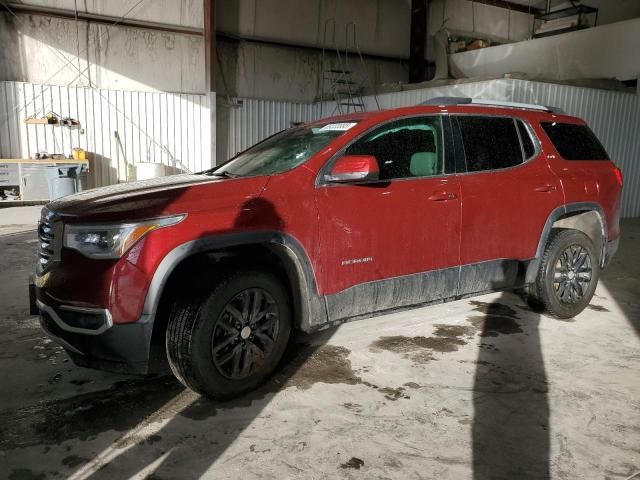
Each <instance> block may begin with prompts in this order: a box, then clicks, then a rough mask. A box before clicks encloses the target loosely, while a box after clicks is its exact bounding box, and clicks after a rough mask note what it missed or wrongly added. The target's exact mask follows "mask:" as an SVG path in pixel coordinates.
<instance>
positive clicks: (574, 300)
mask: <svg viewBox="0 0 640 480" xmlns="http://www.w3.org/2000/svg"><path fill="white" fill-rule="evenodd" d="M599 276H600V267H599V263H598V255H597V252H596V249H595V247H594V245H593V242H592V241H591V239H590V238H589V237H587V236H586V235H585V234H584V233H582V232H580V231H578V230H555V231H553V232H552V235H551V238H550V240H549V243H548V244H547V247H546V248H545V251H544V255H543V257H542V260H541V262H540V267H539V270H538V274H537V277H536V281H535V284H533V285H532V286H531V287H530V297H531V298H530V303H532V304H533V306H538V307H542V308H543V309H544V310H545V311H546V312H547V313H549V314H551V315H553V316H555V317H558V318H571V317H574V316H575V315H578V314H579V313H580V312H582V311H583V310H584V309H585V308H586V306H587V305H589V302H590V301H591V299H592V298H593V294H594V292H595V289H596V286H597V284H598V278H599Z"/></svg>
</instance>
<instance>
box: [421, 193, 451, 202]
mask: <svg viewBox="0 0 640 480" xmlns="http://www.w3.org/2000/svg"><path fill="white" fill-rule="evenodd" d="M456 198H458V196H457V195H456V194H455V193H453V192H439V193H434V194H433V195H430V196H429V197H428V199H429V200H431V201H432V202H448V201H449V200H455V199H456Z"/></svg>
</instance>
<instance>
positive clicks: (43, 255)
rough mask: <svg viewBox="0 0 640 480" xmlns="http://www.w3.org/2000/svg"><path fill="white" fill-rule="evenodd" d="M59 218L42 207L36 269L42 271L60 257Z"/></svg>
mask: <svg viewBox="0 0 640 480" xmlns="http://www.w3.org/2000/svg"><path fill="white" fill-rule="evenodd" d="M59 226H60V223H59V220H56V217H55V215H54V214H53V213H52V212H50V211H49V210H47V209H46V208H43V209H42V216H41V218H40V222H39V223H38V239H39V242H38V271H39V272H43V271H45V270H46V269H47V268H49V267H50V266H51V264H52V263H53V262H54V261H56V260H59V257H60V241H61V240H62V238H60V237H61V236H62V235H61V229H60V228H59Z"/></svg>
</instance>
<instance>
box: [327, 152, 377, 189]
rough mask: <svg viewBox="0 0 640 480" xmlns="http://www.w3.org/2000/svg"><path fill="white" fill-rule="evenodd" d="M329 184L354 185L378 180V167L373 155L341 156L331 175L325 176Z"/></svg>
mask: <svg viewBox="0 0 640 480" xmlns="http://www.w3.org/2000/svg"><path fill="white" fill-rule="evenodd" d="M325 179H326V180H327V181H328V182H331V183H352V182H353V183H355V182H367V181H372V180H378V179H380V167H379V166H378V161H377V160H376V157H374V156H373V155H343V156H342V157H340V158H339V159H338V161H337V162H336V163H335V165H334V166H333V168H332V169H331V173H330V174H329V175H326V176H325Z"/></svg>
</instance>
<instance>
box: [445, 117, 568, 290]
mask: <svg viewBox="0 0 640 480" xmlns="http://www.w3.org/2000/svg"><path fill="white" fill-rule="evenodd" d="M454 123H455V125H456V126H457V129H458V130H457V131H456V136H457V139H458V141H457V143H456V146H457V149H456V152H457V154H460V155H462V156H463V157H464V164H465V165H466V173H464V174H462V175H460V186H461V191H462V196H463V198H464V202H463V205H462V238H461V251H460V256H461V264H462V268H461V277H460V287H459V294H461V295H464V294H469V293H474V292H480V291H485V290H491V289H495V288H502V287H505V286H510V285H514V284H516V283H518V282H519V281H520V279H519V276H520V274H521V273H523V272H521V271H520V265H519V261H523V260H529V259H532V258H534V257H535V255H536V250H537V246H538V241H539V239H540V235H541V233H542V231H543V228H544V225H545V222H546V220H547V218H548V216H549V214H550V213H551V212H552V211H553V210H554V209H555V208H556V207H558V206H560V205H562V203H563V195H562V191H561V186H560V182H559V179H558V177H557V176H556V175H555V174H554V173H553V172H552V171H551V170H550V169H549V166H548V164H547V162H546V159H545V158H544V156H543V155H542V153H541V149H540V147H539V143H538V141H537V139H536V138H535V135H534V134H533V130H532V129H531V127H530V125H529V124H528V123H527V122H525V121H524V120H522V119H515V118H511V117H502V116H479V115H460V116H456V117H454Z"/></svg>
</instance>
